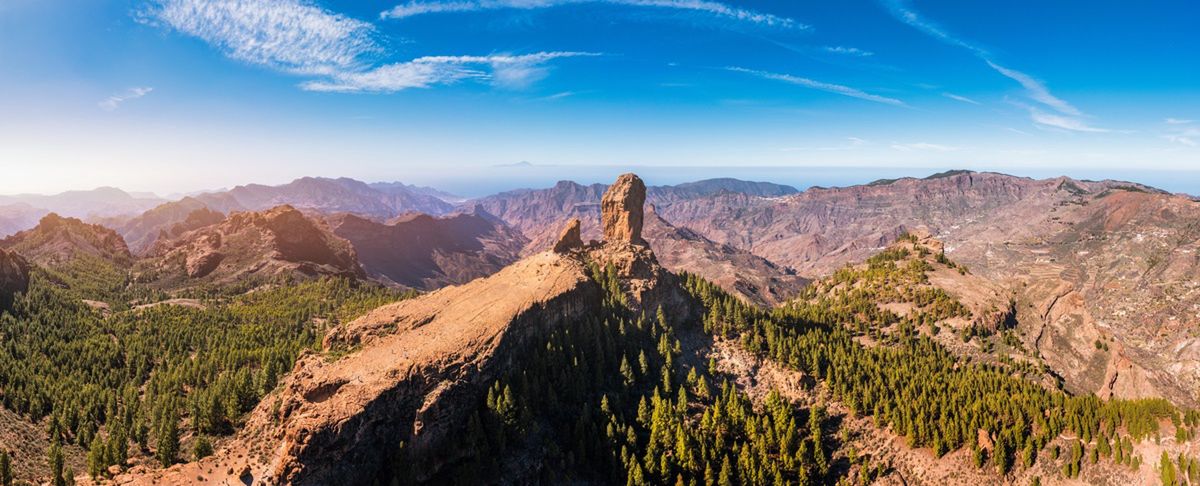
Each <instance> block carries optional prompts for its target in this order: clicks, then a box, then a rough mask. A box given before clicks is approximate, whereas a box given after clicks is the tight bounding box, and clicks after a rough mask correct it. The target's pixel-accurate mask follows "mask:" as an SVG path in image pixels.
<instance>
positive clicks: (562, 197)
mask: <svg viewBox="0 0 1200 486" xmlns="http://www.w3.org/2000/svg"><path fill="white" fill-rule="evenodd" d="M605 189H606V186H604V185H602V184H593V185H590V186H583V185H580V184H576V183H573V182H569V181H563V182H559V183H558V184H556V185H555V186H554V187H552V188H549V189H542V190H520V191H512V192H507V193H502V194H498V195H495V196H490V197H486V198H482V199H479V200H477V201H475V203H476V204H478V205H479V206H481V207H482V208H483V209H484V210H485V211H487V212H488V213H490V214H495V215H497V217H499V218H501V219H503V220H504V221H505V222H506V223H508V224H509V225H510V226H512V227H513V228H515V229H517V230H519V231H521V232H522V233H523V234H524V235H525V236H526V237H528V238H529V240H530V242H529V244H528V245H526V247H525V250H524V252H525V253H526V254H528V253H530V252H535V251H541V250H544V249H546V248H549V247H550V246H551V245H552V244H553V243H554V242H555V241H556V239H557V237H558V232H559V229H560V228H561V225H562V224H563V222H565V221H568V220H570V219H578V220H580V221H581V222H582V225H581V228H580V231H581V237H582V239H583V240H584V241H588V240H596V239H599V238H601V237H602V236H601V234H602V231H603V228H602V227H601V226H600V224H599V223H600V213H601V205H602V203H601V197H602V195H603V193H604V190H605ZM734 190H744V191H748V192H750V193H751V194H756V196H749V195H747V194H744V193H734V192H732V191H734ZM793 192H795V190H794V189H792V188H790V187H788V186H779V185H775V184H769V183H761V182H746V181H739V180H736V179H714V180H711V181H701V182H696V183H690V184H680V185H678V186H657V187H652V188H648V190H647V192H646V199H647V201H648V202H649V203H650V207H651V208H652V210H651V211H650V212H649V213H648V216H647V220H646V222H645V223H646V224H645V235H644V237H645V239H646V240H647V241H648V242H649V244H650V246H651V247H652V248H654V250H655V252H656V253H657V255H658V258H659V260H660V261H661V262H662V264H663V265H664V266H665V267H667V268H668V269H670V270H672V271H675V272H681V271H686V272H691V273H695V274H697V275H699V276H701V277H704V278H706V279H709V280H712V281H713V282H716V283H718V284H719V285H721V286H722V287H723V288H725V289H726V290H728V291H729V292H732V293H734V294H735V295H738V296H740V297H742V298H745V299H746V300H747V301H749V302H753V303H755V304H760V305H771V304H776V303H779V302H781V301H782V300H783V299H786V298H788V297H791V296H792V295H795V292H797V291H798V290H799V289H800V288H801V287H803V285H804V281H805V280H804V279H802V278H800V277H798V276H797V275H796V273H795V272H794V271H792V270H791V269H789V268H787V267H785V266H782V265H776V264H774V263H772V262H770V261H768V260H767V259H764V258H762V257H760V256H756V255H753V254H752V253H750V252H749V251H746V250H744V249H741V248H737V247H734V246H730V245H723V244H720V243H717V242H714V241H712V240H710V239H708V238H706V237H705V236H704V235H702V234H700V233H697V232H695V231H691V230H690V229H689V228H686V227H682V226H679V227H677V226H676V225H673V224H672V223H670V222H668V220H667V219H664V218H663V217H662V214H663V210H662V208H663V207H669V206H670V205H672V204H676V203H678V202H680V201H687V200H692V199H696V198H705V197H708V196H713V195H733V194H737V195H739V196H740V197H746V198H752V199H755V200H757V199H758V198H759V196H757V194H762V195H767V196H772V197H773V196H775V195H777V194H790V193H793Z"/></svg>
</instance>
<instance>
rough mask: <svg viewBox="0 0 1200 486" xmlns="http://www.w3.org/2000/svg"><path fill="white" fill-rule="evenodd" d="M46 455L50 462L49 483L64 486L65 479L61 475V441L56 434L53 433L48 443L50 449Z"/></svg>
mask: <svg viewBox="0 0 1200 486" xmlns="http://www.w3.org/2000/svg"><path fill="white" fill-rule="evenodd" d="M47 455H48V457H47V459H48V460H49V463H50V484H52V485H54V486H66V484H67V481H66V478H64V477H63V451H62V443H61V442H60V439H59V437H58V435H57V434H55V435H54V438H53V439H52V441H51V443H50V450H49V452H48V453H47Z"/></svg>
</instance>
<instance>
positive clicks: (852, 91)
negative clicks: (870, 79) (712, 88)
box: [725, 66, 908, 106]
mask: <svg viewBox="0 0 1200 486" xmlns="http://www.w3.org/2000/svg"><path fill="white" fill-rule="evenodd" d="M725 69H726V70H729V71H733V72H737V73H746V74H751V75H754V76H758V77H760V78H764V79H771V80H775V81H783V82H785V83H790V84H795V85H798V86H804V87H806V88H812V89H817V90H821V91H827V92H830V93H836V94H840V95H843V96H849V97H852V98H858V99H863V100H867V101H874V102H876V103H883V104H887V105H893V106H908V105H906V104H904V102H903V101H900V100H898V99H895V98H888V97H885V96H879V95H875V94H871V93H867V92H865V91H863V90H860V89H857V88H851V87H849V86H843V85H840V84H832V83H825V82H821V81H815V80H812V79H808V78H801V77H799V76H792V75H790V74H779V73H772V72H767V71H758V70H754V69H746V68H742V67H732V66H731V67H726V68H725Z"/></svg>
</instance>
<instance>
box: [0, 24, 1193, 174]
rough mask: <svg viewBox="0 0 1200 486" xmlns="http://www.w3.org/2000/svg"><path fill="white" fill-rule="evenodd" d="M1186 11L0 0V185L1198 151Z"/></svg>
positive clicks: (1150, 159)
mask: <svg viewBox="0 0 1200 486" xmlns="http://www.w3.org/2000/svg"><path fill="white" fill-rule="evenodd" d="M1196 32H1200V6H1196V4H1194V3H1193V2H1186V1H1178V2H1155V1H1150V2H1138V3H1136V4H1135V3H1129V2H1109V1H1102V2H1045V1H1006V2H987V3H985V2H961V1H938V2H933V1H900V0H881V1H867V0H864V1H838V2H815V1H812V2H810V1H803V2H801V1H792V2H779V1H775V2H767V1H754V2H736V3H735V2H715V1H706V0H606V1H578V0H430V1H412V0H371V1H363V2H337V1H329V0H326V1H309V0H258V1H241V0H150V1H128V0H122V1H105V0H91V1H87V2H78V1H65V0H5V1H3V2H0V165H3V166H4V172H5V173H6V174H8V175H7V176H6V177H4V178H0V193H13V192H53V191H60V190H65V189H75V188H89V187H94V186H98V185H116V186H120V187H124V188H128V189H132V190H154V191H157V192H160V193H169V192H174V191H190V190H198V189H204V188H215V187H223V186H230V185H234V184H240V183H246V182H264V183H278V182H284V181H287V180H290V179H293V178H295V177H299V176H303V175H325V176H350V177H356V178H360V179H366V180H385V179H386V180H404V181H412V182H427V183H429V182H432V183H436V182H439V181H440V182H444V183H449V182H448V181H451V180H458V181H459V183H458V185H459V186H462V187H464V188H467V187H469V184H463V183H462V181H465V180H469V179H471V178H472V177H475V178H492V177H493V175H492V174H493V173H494V172H495V167H494V166H496V165H501V164H512V163H516V162H520V161H528V162H530V163H533V164H535V165H544V166H548V167H554V168H556V169H555V170H554V171H553V172H555V173H556V174H563V176H564V177H569V176H570V175H571V174H572V173H573V172H576V171H574V170H573V169H572V168H580V169H579V170H578V172H579V173H585V172H587V171H584V170H583V169H582V167H585V166H589V167H594V166H605V167H610V166H611V167H614V168H617V169H619V168H621V167H660V168H664V167H665V169H660V170H659V171H660V172H663V173H670V172H671V168H679V169H678V172H677V173H676V176H677V177H679V178H684V179H686V177H685V176H686V175H687V174H688V173H689V172H695V173H697V174H699V173H701V172H704V173H705V174H706V175H708V173H709V172H721V170H717V168H721V169H722V170H724V169H727V170H728V172H730V173H729V174H728V175H731V176H738V175H739V173H738V172H739V169H738V168H739V167H756V168H764V167H765V168H786V167H798V168H805V167H820V168H830V167H833V168H842V167H850V168H853V167H857V168H880V169H881V170H880V173H884V172H886V173H887V174H888V175H894V174H895V173H897V172H899V173H903V172H905V169H909V168H912V169H913V170H917V169H916V168H920V169H921V170H924V169H937V168H973V169H986V170H1000V171H1007V172H1013V173H1030V174H1039V175H1041V174H1050V173H1056V172H1057V173H1065V174H1068V175H1074V174H1084V175H1086V176H1087V177H1102V176H1105V175H1106V174H1114V175H1119V176H1121V177H1126V178H1129V177H1130V176H1131V175H1132V176H1137V175H1138V174H1139V173H1140V172H1143V171H1144V172H1146V173H1147V174H1150V173H1153V172H1155V171H1162V172H1163V173H1177V172H1179V171H1193V170H1200V147H1197V145H1200V84H1198V81H1200V62H1196V60H1195V59H1196V58H1197V55H1196V53H1197V51H1198V48H1200V35H1196ZM1193 120H1196V121H1193ZM705 167H707V168H709V169H706V170H697V169H696V168H705ZM617 169H614V170H617ZM797 170H798V171H799V172H796V173H797V174H802V173H803V171H802V170H800V169H797ZM750 172H753V171H750ZM863 172H867V173H868V174H866V175H865V176H869V172H870V171H869V170H867V171H863ZM914 175H922V174H921V173H920V172H919V171H918V173H916V174H914ZM796 177H797V178H799V177H800V176H796ZM1147 177H1148V178H1150V179H1154V178H1155V177H1153V176H1147ZM1133 178H1136V177H1133ZM1159 179H1170V178H1163V177H1159ZM1198 179H1200V178H1198ZM452 185H453V184H452ZM1176 190H1189V189H1188V188H1187V187H1181V188H1176ZM1192 192H1200V187H1198V188H1196V190H1192Z"/></svg>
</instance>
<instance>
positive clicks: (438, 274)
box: [329, 210, 528, 290]
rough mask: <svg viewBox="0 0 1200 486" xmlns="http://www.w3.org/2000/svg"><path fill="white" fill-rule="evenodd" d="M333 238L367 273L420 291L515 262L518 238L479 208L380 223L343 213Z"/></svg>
mask: <svg viewBox="0 0 1200 486" xmlns="http://www.w3.org/2000/svg"><path fill="white" fill-rule="evenodd" d="M329 224H330V227H331V228H332V229H333V232H334V234H336V235H337V236H339V237H342V238H345V239H346V240H347V241H349V242H350V244H351V245H353V246H354V250H355V252H356V253H357V254H358V259H359V261H360V262H361V263H362V266H363V269H364V270H365V271H366V272H367V274H368V275H369V276H370V277H372V278H375V279H377V280H381V281H384V282H388V283H391V284H397V285H402V286H405V287H411V288H415V289H421V290H433V289H437V288H440V287H444V286H446V285H455V284H464V283H467V282H469V281H471V280H474V279H476V278H479V277H484V276H487V275H491V274H493V273H495V272H496V271H498V270H500V269H501V268H503V267H505V266H507V265H509V264H511V263H513V262H515V261H517V259H518V258H520V254H521V250H522V249H523V248H524V247H525V245H526V244H527V243H528V240H527V239H525V237H524V236H523V235H521V234H520V233H519V232H517V231H514V230H512V229H510V228H509V227H508V226H507V225H505V224H504V223H503V222H501V221H499V220H497V219H496V218H494V217H492V216H491V215H488V214H487V213H485V212H483V211H482V210H476V211H472V212H469V213H459V214H454V215H451V216H445V217H434V216H429V215H425V214H414V215H408V216H403V217H400V218H398V219H397V220H395V221H393V222H391V223H389V224H382V223H378V222H375V221H372V220H369V219H366V218H362V217H359V216H354V215H349V214H343V215H337V216H333V217H330V218H329Z"/></svg>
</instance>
